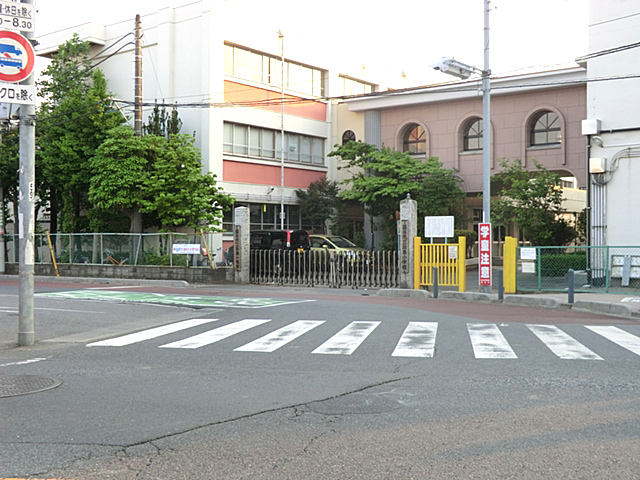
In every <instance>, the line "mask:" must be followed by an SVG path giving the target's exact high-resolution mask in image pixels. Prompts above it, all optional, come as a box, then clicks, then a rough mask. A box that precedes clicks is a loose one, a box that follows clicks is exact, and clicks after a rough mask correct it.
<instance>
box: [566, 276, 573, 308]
mask: <svg viewBox="0 0 640 480" xmlns="http://www.w3.org/2000/svg"><path fill="white" fill-rule="evenodd" d="M567 273H568V277H569V279H568V280H569V289H568V294H569V299H568V302H569V303H573V269H571V268H570V269H569V272H567Z"/></svg>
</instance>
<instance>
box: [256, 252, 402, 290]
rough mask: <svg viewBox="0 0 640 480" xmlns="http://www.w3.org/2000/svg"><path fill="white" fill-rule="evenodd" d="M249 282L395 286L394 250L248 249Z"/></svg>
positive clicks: (336, 285) (397, 283)
mask: <svg viewBox="0 0 640 480" xmlns="http://www.w3.org/2000/svg"><path fill="white" fill-rule="evenodd" d="M250 257H251V274H250V281H251V282H252V283H259V284H266V283H272V284H277V285H306V286H317V285H326V286H330V287H334V288H340V287H343V286H346V287H352V288H360V287H363V288H366V287H381V288H394V287H398V286H399V283H400V281H399V269H398V254H397V252H325V251H314V250H311V251H306V252H302V253H298V252H296V251H288V250H251V253H250Z"/></svg>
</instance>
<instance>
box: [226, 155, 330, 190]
mask: <svg viewBox="0 0 640 480" xmlns="http://www.w3.org/2000/svg"><path fill="white" fill-rule="evenodd" d="M325 176H326V174H325V172H318V171H314V170H306V169H303V168H292V167H289V166H285V168H284V186H285V187H290V188H307V187H308V186H309V184H310V183H312V182H315V181H316V180H320V179H321V178H324V177H325ZM222 178H223V180H224V181H225V182H240V183H253V184H257V185H273V186H278V185H280V166H279V165H278V166H276V165H261V164H256V163H245V162H234V161H233V160H224V161H223V167H222Z"/></svg>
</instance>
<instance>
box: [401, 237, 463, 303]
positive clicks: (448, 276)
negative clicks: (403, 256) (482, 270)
mask: <svg viewBox="0 0 640 480" xmlns="http://www.w3.org/2000/svg"><path fill="white" fill-rule="evenodd" d="M413 246H414V249H413V251H414V255H413V259H414V267H413V277H414V279H413V288H414V289H416V290H419V289H420V288H422V287H426V286H433V268H434V267H437V268H438V286H443V287H456V286H457V287H458V291H460V292H464V291H465V290H466V288H467V266H466V263H465V260H466V253H467V242H466V238H465V237H458V243H422V239H421V238H420V237H414V239H413Z"/></svg>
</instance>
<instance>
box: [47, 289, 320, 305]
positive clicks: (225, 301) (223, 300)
mask: <svg viewBox="0 0 640 480" xmlns="http://www.w3.org/2000/svg"><path fill="white" fill-rule="evenodd" d="M36 297H47V298H72V299H75V300H101V301H108V302H133V303H161V304H166V305H180V306H185V307H200V308H201V307H228V308H265V307H276V306H280V305H288V304H292V303H302V302H312V301H313V300H284V299H283V300H280V299H275V298H242V297H214V296H208V295H173V294H166V293H136V292H112V291H108V290H74V291H71V292H57V293H38V294H36Z"/></svg>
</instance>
